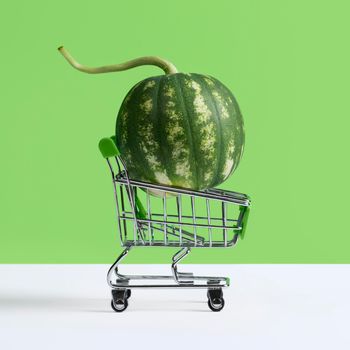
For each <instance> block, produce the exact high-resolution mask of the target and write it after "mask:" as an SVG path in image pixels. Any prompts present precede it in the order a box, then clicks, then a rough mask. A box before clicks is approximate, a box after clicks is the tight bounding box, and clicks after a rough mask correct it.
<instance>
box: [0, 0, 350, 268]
mask: <svg viewBox="0 0 350 350" xmlns="http://www.w3.org/2000/svg"><path fill="white" fill-rule="evenodd" d="M349 10H350V5H349V3H348V2H346V1H336V0H333V1H316V0H310V1H301V0H294V1H277V0H264V1H263V0H261V1H258V0H255V1H254V0H232V1H228V0H227V1H223V0H217V1H215V2H212V1H188V0H186V1H185V0H181V1H164V0H163V1H160V0H159V1H158V0H157V1H155V0H148V1H141V0H138V1H116V0H113V1H105V0H101V1H86V0H84V1H81V0H79V1H71V0H70V1H68V0H61V1H48V2H45V1H38V0H33V1H30V2H28V1H17V2H10V1H7V2H2V3H1V5H0V16H1V20H0V33H1V34H0V35H1V76H0V84H1V103H0V113H1V116H0V118H1V128H0V132H1V137H0V145H1V146H0V149H1V171H0V186H1V192H0V196H1V204H0V205H1V208H0V209H1V220H0V235H1V236H0V262H1V263H107V262H111V261H112V260H113V259H114V257H115V256H116V254H117V253H118V252H120V251H121V248H120V244H119V241H118V239H117V235H116V221H115V216H114V215H115V208H114V201H113V196H112V184H111V182H110V175H109V173H108V169H107V166H106V164H105V162H104V161H103V159H102V158H101V156H100V154H99V151H98V149H97V143H98V141H99V139H100V138H101V137H104V136H109V135H111V134H113V133H114V125H115V117H116V113H117V110H118V108H119V106H120V103H121V101H122V98H123V97H124V95H125V94H126V92H127V91H128V90H129V89H130V87H131V86H132V85H134V84H135V83H136V82H138V81H139V80H142V79H144V78H146V77H149V76H152V75H158V74H161V71H160V70H159V69H157V68H156V67H142V68H137V69H134V70H131V71H127V72H122V73H115V74H107V75H97V76H93V75H87V74H82V73H80V72H77V71H75V70H73V69H72V68H71V67H70V66H69V65H68V64H67V63H66V62H65V61H64V59H63V57H62V56H61V55H60V54H59V53H58V51H57V47H58V46H59V45H62V44H64V45H65V46H66V47H67V49H69V50H70V51H71V52H72V54H73V55H74V56H75V57H77V58H78V59H79V60H80V61H81V62H82V63H85V64H88V65H104V64H110V63H118V62H122V61H125V60H128V59H131V58H135V57H138V56H144V55H158V56H161V57H164V58H167V59H169V60H171V61H172V62H174V63H175V64H176V66H177V67H178V68H179V69H180V70H182V71H184V72H197V73H205V74H210V75H213V76H215V77H217V78H218V79H220V80H221V81H222V82H224V83H225V84H226V85H227V86H229V87H230V88H231V89H232V91H233V92H234V94H235V95H236V98H237V99H238V101H239V103H240V106H241V109H242V112H243V115H244V118H245V124H246V136H247V137H246V148H245V154H244V157H243V160H242V162H241V164H240V166H239V168H238V170H237V171H236V172H235V173H234V175H233V176H232V177H231V178H230V179H229V180H228V181H227V182H226V183H225V184H224V185H223V187H225V188H228V189H233V190H237V191H241V192H246V193H248V194H250V195H251V197H252V200H253V206H252V212H251V216H250V223H249V224H250V225H249V227H248V230H247V236H246V239H245V240H244V241H242V242H239V243H240V244H238V245H237V247H236V248H234V249H212V250H195V251H193V253H192V256H191V257H189V258H188V259H187V260H186V262H192V263H349V262H350V253H349V244H350V229H349V224H348V220H347V219H348V216H349V214H348V208H349V205H348V199H349V185H348V180H349V150H350V147H349V126H350V122H349V96H348V95H349V81H350V79H349V78H350V76H349V58H350V57H349V53H350V49H349V44H348V42H349V29H350V28H349V21H348V12H349ZM173 251H174V250H173V249H168V248H167V249H154V248H152V249H139V250H135V251H134V252H133V253H132V254H131V255H130V258H128V261H129V262H137V263H140V262H147V263H165V262H168V261H169V257H170V255H171V254H172V253H173Z"/></svg>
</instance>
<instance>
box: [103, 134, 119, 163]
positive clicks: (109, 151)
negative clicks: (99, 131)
mask: <svg viewBox="0 0 350 350" xmlns="http://www.w3.org/2000/svg"><path fill="white" fill-rule="evenodd" d="M98 148H99V149H100V152H101V154H102V156H103V158H110V157H116V156H119V155H120V152H119V151H118V148H117V146H116V141H115V136H111V137H104V138H103V139H101V140H100V142H99V143H98Z"/></svg>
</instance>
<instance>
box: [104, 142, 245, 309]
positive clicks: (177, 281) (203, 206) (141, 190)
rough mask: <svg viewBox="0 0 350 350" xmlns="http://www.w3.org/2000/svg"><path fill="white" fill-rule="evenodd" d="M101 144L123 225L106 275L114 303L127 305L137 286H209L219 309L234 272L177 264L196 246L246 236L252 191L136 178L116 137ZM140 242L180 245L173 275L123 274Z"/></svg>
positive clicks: (213, 305)
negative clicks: (204, 273) (207, 273)
mask: <svg viewBox="0 0 350 350" xmlns="http://www.w3.org/2000/svg"><path fill="white" fill-rule="evenodd" d="M99 148H100V151H101V153H102V155H103V157H104V158H105V159H106V160H107V163H108V165H109V169H110V171H111V174H112V180H113V187H114V194H115V200H116V207H117V222H118V231H119V234H120V241H121V244H122V246H124V247H125V250H124V251H123V252H122V254H121V255H120V256H119V257H118V258H117V260H116V261H115V263H114V264H113V265H112V266H111V268H110V270H109V272H108V275H107V279H108V283H109V285H110V287H111V288H112V308H113V309H114V310H115V311H118V312H120V311H124V310H125V309H126V308H127V306H128V298H129V297H130V295H131V289H132V288H140V287H158V288H160V287H163V288H164V287H168V288H169V287H171V288H173V287H187V288H207V289H208V305H209V307H210V308H211V309H212V310H213V311H220V310H221V309H222V308H223V306H224V299H223V293H222V287H227V286H228V285H229V278H227V277H200V276H193V274H192V273H181V272H178V271H177V264H178V262H179V261H180V260H181V259H183V258H184V257H185V256H186V255H187V254H188V253H189V252H190V250H191V248H214V247H221V248H225V247H231V246H234V245H235V244H236V243H237V241H238V238H243V237H244V233H245V229H246V225H247V220H248V215H249V206H250V199H249V197H248V196H247V195H245V194H242V193H238V192H233V191H226V190H219V189H208V190H205V191H194V190H189V189H183V188H176V187H170V186H163V185H159V184H152V183H146V182H143V181H138V180H133V179H130V178H129V176H128V172H127V168H126V166H125V164H124V162H123V159H122V158H121V157H120V154H119V152H118V150H117V148H116V145H115V142H114V138H113V137H111V138H104V139H102V140H101V141H100V143H99ZM188 213H190V215H188ZM136 246H141V247H174V248H180V250H179V251H178V252H177V253H176V254H175V255H174V256H173V262H172V276H150V275H138V276H135V275H132V276H131V275H121V274H120V273H119V272H118V264H119V263H120V261H121V260H122V259H123V258H124V257H125V256H126V255H127V254H128V252H129V251H130V249H131V248H132V247H136ZM155 280H157V282H158V283H157V284H154V283H153V281H155ZM130 281H134V283H133V284H131V283H130ZM160 282H165V283H160ZM169 282H170V283H169Z"/></svg>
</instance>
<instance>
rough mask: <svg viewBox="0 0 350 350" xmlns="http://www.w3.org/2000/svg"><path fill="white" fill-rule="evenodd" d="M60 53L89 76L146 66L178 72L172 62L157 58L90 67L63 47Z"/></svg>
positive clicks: (170, 72)
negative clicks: (78, 60) (77, 59)
mask: <svg viewBox="0 0 350 350" xmlns="http://www.w3.org/2000/svg"><path fill="white" fill-rule="evenodd" d="M58 51H59V52H60V53H61V54H62V55H63V57H64V58H65V59H66V60H67V61H68V62H69V63H70V64H71V65H72V66H73V67H74V68H76V69H78V70H80V71H81V72H84V73H89V74H100V73H110V72H120V71H123V70H127V69H130V68H134V67H138V66H144V65H153V66H157V67H159V68H161V69H163V70H164V72H165V74H174V73H177V72H178V71H177V69H176V67H175V66H174V65H173V64H172V63H171V62H169V61H166V60H164V59H162V58H160V57H157V56H144V57H139V58H135V59H134V60H130V61H127V62H123V63H120V64H113V65H109V66H101V67H88V66H84V65H82V64H80V63H79V62H77V61H76V60H75V59H74V58H73V57H72V55H71V54H70V53H69V52H68V51H67V50H66V49H65V48H64V47H63V46H60V47H59V48H58Z"/></svg>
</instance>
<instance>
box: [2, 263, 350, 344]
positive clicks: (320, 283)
mask: <svg viewBox="0 0 350 350" xmlns="http://www.w3.org/2000/svg"><path fill="white" fill-rule="evenodd" d="M107 269H108V266H107V265H0V349H2V350H11V349H47V350H51V349H84V350H87V349H103V348H107V347H113V348H115V349H118V348H120V347H121V346H123V348H125V347H126V346H127V347H130V348H131V349H140V348H145V349H148V348H152V349H179V348H184V349H187V348H190V347H194V346H197V347H198V349H199V348H200V349H218V348H219V347H221V346H222V345H224V346H226V347H228V348H230V349H231V348H232V349H233V348H235V349H238V350H244V349H269V350H272V349H279V350H287V349H293V350H295V349H298V350H300V349H308V350H309V349H310V350H311V349H317V350H320V349H332V348H333V349H336V350H342V349H344V350H345V349H346V350H349V349H350V317H349V314H350V265H180V266H179V270H180V271H193V272H195V273H197V274H206V275H207V274H214V275H224V276H225V275H227V276H229V277H231V286H230V287H229V288H227V289H225V290H224V297H225V302H226V305H225V308H224V309H223V310H222V311H221V312H218V313H214V312H212V311H210V310H209V308H208V306H207V299H206V291H205V290H202V289H197V290H194V289H191V290H174V289H165V290H156V289H148V290H146V289H139V290H133V292H132V296H131V299H130V303H129V307H128V309H127V310H126V311H125V312H123V313H115V312H114V311H113V310H112V309H111V308H110V290H109V287H108V286H107V284H106V279H105V275H106V271H107ZM120 272H121V273H124V272H125V273H153V274H154V273H157V272H159V273H161V274H168V273H170V267H169V266H167V265H124V266H122V267H121V269H120Z"/></svg>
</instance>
